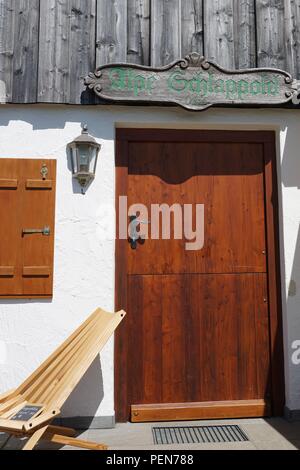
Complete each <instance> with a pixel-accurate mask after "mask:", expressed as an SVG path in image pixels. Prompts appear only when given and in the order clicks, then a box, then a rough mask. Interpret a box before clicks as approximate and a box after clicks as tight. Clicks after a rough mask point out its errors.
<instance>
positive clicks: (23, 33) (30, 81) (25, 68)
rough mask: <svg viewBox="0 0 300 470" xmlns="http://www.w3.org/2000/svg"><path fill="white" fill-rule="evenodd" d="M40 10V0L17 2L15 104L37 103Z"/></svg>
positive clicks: (14, 76)
mask: <svg viewBox="0 0 300 470" xmlns="http://www.w3.org/2000/svg"><path fill="white" fill-rule="evenodd" d="M12 3H13V2H12ZM39 10H40V5H39V0H18V1H17V2H16V3H15V22H14V55H13V62H12V66H13V70H12V74H13V79H12V100H13V102H14V103H23V102H24V101H25V102H26V103H35V102H36V98H37V87H36V84H37V82H38V54H39V17H40V11H39ZM28 25H30V27H28Z"/></svg>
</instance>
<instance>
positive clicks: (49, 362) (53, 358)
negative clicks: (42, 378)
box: [16, 309, 101, 394]
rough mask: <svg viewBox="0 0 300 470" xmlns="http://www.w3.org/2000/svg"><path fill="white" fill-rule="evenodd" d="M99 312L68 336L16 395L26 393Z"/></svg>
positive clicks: (18, 389) (17, 390)
mask: <svg viewBox="0 0 300 470" xmlns="http://www.w3.org/2000/svg"><path fill="white" fill-rule="evenodd" d="M99 312H101V309H97V310H95V312H94V313H93V314H92V315H91V316H90V317H89V318H88V319H87V320H86V321H85V322H84V323H83V324H82V325H81V326H80V327H79V328H77V330H76V331H75V332H74V333H73V334H72V335H71V336H69V338H67V339H66V340H65V341H64V342H63V343H62V345H61V346H60V347H59V348H58V349H56V350H55V351H54V352H53V354H51V356H49V357H48V359H46V360H45V361H44V362H43V363H42V364H41V365H40V367H39V368H38V369H36V370H35V371H34V372H33V373H32V374H31V375H30V376H29V377H28V379H27V380H26V381H25V382H23V384H21V385H20V387H19V388H17V389H16V393H17V394H22V393H23V392H25V391H26V389H27V388H28V386H30V384H31V383H32V382H34V381H35V380H36V378H37V377H39V375H40V374H41V373H42V372H43V371H44V370H46V369H47V367H48V366H49V365H50V364H51V363H52V362H53V360H55V358H56V357H57V356H58V355H59V354H60V353H61V352H62V351H63V350H64V349H65V348H66V347H67V346H68V344H69V343H71V342H72V341H73V340H74V338H76V337H77V336H78V334H79V333H80V332H81V330H83V329H84V328H85V327H86V325H87V324H89V323H90V322H91V321H92V320H93V318H94V317H97V315H98V314H99Z"/></svg>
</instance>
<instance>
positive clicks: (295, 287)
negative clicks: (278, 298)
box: [278, 127, 300, 419]
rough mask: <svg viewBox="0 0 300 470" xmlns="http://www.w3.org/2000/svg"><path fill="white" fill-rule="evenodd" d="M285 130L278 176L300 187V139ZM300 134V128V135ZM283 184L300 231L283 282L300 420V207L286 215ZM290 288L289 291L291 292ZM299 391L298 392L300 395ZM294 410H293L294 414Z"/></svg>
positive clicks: (288, 357) (291, 399)
mask: <svg viewBox="0 0 300 470" xmlns="http://www.w3.org/2000/svg"><path fill="white" fill-rule="evenodd" d="M281 131H282V132H284V131H286V139H285V142H284V149H283V159H282V164H281V168H280V170H278V179H279V181H280V178H281V181H282V185H283V186H284V187H285V188H298V189H299V188H300V140H299V142H298V145H297V142H295V135H294V136H293V135H292V133H291V131H290V130H289V128H285V127H283V128H282V129H281ZM299 136H300V127H299V133H298V136H297V137H298V138H299ZM282 185H281V184H279V211H280V221H282V220H284V219H285V224H286V229H285V230H286V233H287V231H288V233H289V236H290V237H291V239H292V240H293V239H294V234H295V232H296V230H297V241H296V244H295V247H294V251H293V258H292V259H293V261H292V268H291V271H290V272H291V274H290V278H289V279H288V280H287V288H286V286H285V284H284V281H282V282H283V285H282V292H283V325H284V329H285V335H284V336H285V341H286V342H285V373H286V377H287V383H288V384H290V386H292V391H290V390H286V394H287V406H288V407H289V406H290V403H294V406H293V408H294V410H293V409H292V410H290V409H288V410H287V411H288V413H287V416H288V417H290V418H291V419H300V413H299V411H298V412H295V413H293V411H296V410H295V404H297V405H296V409H297V410H300V393H299V390H300V388H299V387H300V365H296V364H293V362H292V355H293V348H292V346H293V343H294V342H295V341H299V340H300V296H299V294H300V226H299V219H300V206H298V205H297V202H294V204H295V205H294V207H293V208H292V212H291V210H290V209H289V208H287V209H288V210H289V212H288V213H285V214H284V211H283V207H282V204H283V195H282ZM288 204H289V205H290V204H293V194H291V195H290V196H289V202H288ZM283 214H284V218H283ZM290 227H291V230H290ZM283 228H284V227H283V224H282V223H280V224H279V230H280V237H281V240H284V243H285V252H286V253H287V254H288V253H289V252H290V250H291V249H293V247H290V243H291V240H290V239H285V238H284V233H283ZM280 253H281V278H282V279H283V280H285V279H286V272H285V258H286V255H285V254H284V249H283V243H282V244H281V250H280ZM287 290H288V292H287ZM297 391H298V394H297ZM290 412H291V413H290Z"/></svg>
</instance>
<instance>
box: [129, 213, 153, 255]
mask: <svg viewBox="0 0 300 470" xmlns="http://www.w3.org/2000/svg"><path fill="white" fill-rule="evenodd" d="M141 224H144V225H146V224H150V221H149V220H140V219H138V218H137V215H131V216H130V237H129V243H130V245H131V248H132V250H136V248H137V243H140V244H143V243H144V242H145V239H144V238H143V237H141V236H140V235H139V234H138V232H137V228H138V226H139V225H141Z"/></svg>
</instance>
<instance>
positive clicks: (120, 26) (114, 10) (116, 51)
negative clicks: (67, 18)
mask: <svg viewBox="0 0 300 470" xmlns="http://www.w3.org/2000/svg"><path fill="white" fill-rule="evenodd" d="M126 59H127V0H97V49H96V64H97V66H99V65H103V64H108V63H110V62H126Z"/></svg>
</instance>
